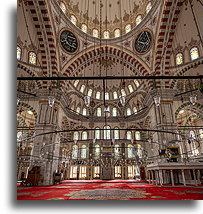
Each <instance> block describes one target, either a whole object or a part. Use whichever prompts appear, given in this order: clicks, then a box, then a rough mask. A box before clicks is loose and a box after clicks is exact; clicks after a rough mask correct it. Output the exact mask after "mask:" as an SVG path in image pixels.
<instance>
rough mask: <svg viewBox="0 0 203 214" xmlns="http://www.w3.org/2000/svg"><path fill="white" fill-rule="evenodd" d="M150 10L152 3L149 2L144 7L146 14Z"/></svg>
mask: <svg viewBox="0 0 203 214" xmlns="http://www.w3.org/2000/svg"><path fill="white" fill-rule="evenodd" d="M151 9H152V3H151V2H149V3H148V4H147V6H146V13H149V11H150V10H151Z"/></svg>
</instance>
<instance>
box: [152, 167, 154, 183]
mask: <svg viewBox="0 0 203 214" xmlns="http://www.w3.org/2000/svg"><path fill="white" fill-rule="evenodd" d="M152 184H154V170H152Z"/></svg>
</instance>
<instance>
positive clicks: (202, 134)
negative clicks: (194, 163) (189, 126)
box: [199, 129, 203, 139]
mask: <svg viewBox="0 0 203 214" xmlns="http://www.w3.org/2000/svg"><path fill="white" fill-rule="evenodd" d="M199 137H200V139H203V129H199Z"/></svg>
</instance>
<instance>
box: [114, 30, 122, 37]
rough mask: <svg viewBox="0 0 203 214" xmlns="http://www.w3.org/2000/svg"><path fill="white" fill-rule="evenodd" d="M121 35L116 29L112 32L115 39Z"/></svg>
mask: <svg viewBox="0 0 203 214" xmlns="http://www.w3.org/2000/svg"><path fill="white" fill-rule="evenodd" d="M120 35H121V30H120V29H116V30H115V31H114V36H115V37H116V38H117V37H119V36H120Z"/></svg>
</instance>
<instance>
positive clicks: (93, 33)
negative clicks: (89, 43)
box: [92, 29, 99, 38]
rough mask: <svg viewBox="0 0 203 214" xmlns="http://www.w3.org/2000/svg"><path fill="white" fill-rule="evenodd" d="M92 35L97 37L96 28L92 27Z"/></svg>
mask: <svg viewBox="0 0 203 214" xmlns="http://www.w3.org/2000/svg"><path fill="white" fill-rule="evenodd" d="M92 35H93V36H94V37H96V38H98V37H99V31H98V30H97V29H93V31H92Z"/></svg>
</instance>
